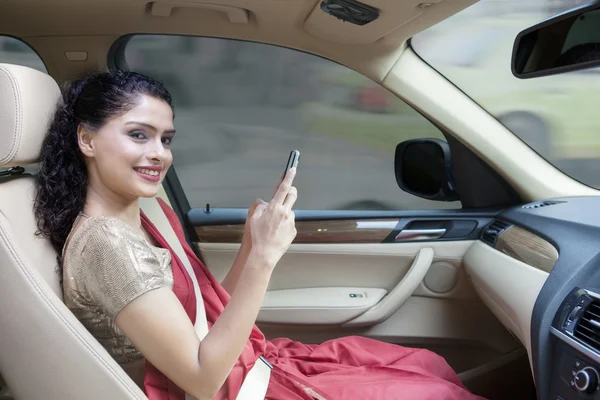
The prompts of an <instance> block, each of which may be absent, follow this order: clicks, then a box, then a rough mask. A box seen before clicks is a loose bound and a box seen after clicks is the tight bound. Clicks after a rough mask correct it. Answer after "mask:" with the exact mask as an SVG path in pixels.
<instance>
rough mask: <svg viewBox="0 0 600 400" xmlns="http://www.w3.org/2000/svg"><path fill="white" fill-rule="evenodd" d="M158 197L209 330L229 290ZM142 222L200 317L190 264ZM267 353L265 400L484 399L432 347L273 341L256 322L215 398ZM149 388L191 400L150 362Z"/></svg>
mask: <svg viewBox="0 0 600 400" xmlns="http://www.w3.org/2000/svg"><path fill="white" fill-rule="evenodd" d="M159 202H160V203H161V207H162V208H163V210H164V212H165V213H166V215H167V217H168V219H169V221H170V222H171V225H172V226H173V228H174V230H175V232H176V234H177V236H178V238H179V240H180V241H181V244H182V246H183V248H184V250H185V252H186V255H187V256H188V258H189V260H190V263H191V265H192V267H193V269H194V271H195V273H196V277H197V279H198V283H199V284H200V291H201V293H202V297H203V299H204V306H205V309H206V318H207V320H208V326H209V329H210V327H211V326H212V325H213V323H214V321H216V319H217V318H218V317H219V315H220V314H221V312H222V311H223V309H224V308H225V306H226V304H227V302H228V301H229V295H228V293H227V292H226V291H225V289H224V288H223V287H222V286H221V285H220V284H219V282H217V281H216V280H215V278H214V277H213V276H212V275H211V273H210V272H209V271H208V269H207V268H206V267H205V266H204V265H203V264H202V262H201V261H200V260H199V259H198V258H197V257H196V255H195V254H194V252H193V251H192V249H191V248H190V247H189V246H188V244H187V242H186V241H185V235H184V233H183V229H182V227H181V225H180V223H179V219H178V218H177V216H176V214H175V213H174V212H173V210H172V209H171V208H170V207H169V206H168V205H167V204H166V203H164V202H163V201H162V200H160V201H159ZM142 224H143V226H144V228H145V229H146V230H148V232H150V234H152V236H153V237H154V238H155V239H156V241H157V242H158V243H159V244H160V245H161V246H162V247H164V248H166V249H169V250H171V255H172V259H173V262H172V268H173V277H174V287H173V291H174V293H175V295H176V296H177V298H178V299H179V300H180V301H181V304H182V305H183V307H184V309H185V311H186V312H187V314H188V316H189V317H190V319H191V321H192V322H194V320H195V316H196V299H195V294H194V289H193V286H192V282H191V280H190V278H189V276H188V275H187V273H186V271H185V268H184V267H183V265H182V264H181V262H180V260H179V259H178V258H177V255H176V254H175V253H174V252H173V250H172V249H171V248H170V246H169V244H168V243H167V242H166V241H165V240H164V238H163V237H162V235H161V234H160V232H158V230H157V229H156V227H155V226H154V225H153V224H152V223H151V222H150V221H149V220H148V218H147V217H146V216H145V215H144V214H143V213H142ZM261 355H262V356H264V357H265V358H266V359H267V360H268V361H269V362H270V363H271V364H272V365H273V366H274V369H273V371H272V374H271V380H270V383H269V388H268V391H267V396H266V398H267V399H277V400H283V399H285V400H288V399H289V400H311V399H312V397H311V396H310V395H308V394H307V392H306V390H305V389H304V388H303V387H302V386H301V385H303V386H305V387H308V388H311V389H312V390H314V392H315V393H317V394H319V395H321V396H322V397H324V398H326V399H328V400H334V399H335V400H337V399H344V400H354V399H356V400H359V399H360V400H368V399H373V400H381V399H407V400H482V398H481V397H478V396H475V395H473V394H471V393H469V392H468V391H467V390H466V389H465V388H464V386H463V385H462V383H461V382H460V380H459V378H458V376H457V375H456V374H455V373H454V371H453V370H452V369H451V368H450V367H449V366H448V364H447V363H446V361H445V360H444V359H443V358H441V357H440V356H438V355H436V354H434V353H432V352H429V351H427V350H420V349H411V348H405V347H401V346H397V345H393V344H388V343H384V342H380V341H376V340H372V339H367V338H363V337H357V336H350V337H344V338H340V339H335V340H330V341H327V342H324V343H322V344H319V345H307V344H303V343H299V342H295V341H292V340H289V339H275V340H271V341H268V340H266V339H265V337H264V335H263V334H262V332H261V331H260V330H259V329H258V327H256V325H255V326H254V328H253V329H252V333H251V335H250V338H249V339H248V341H247V343H246V347H245V349H244V351H243V352H242V354H241V355H240V358H239V360H238V362H237V363H236V364H235V366H234V367H233V370H232V371H231V373H230V375H229V377H228V378H227V381H226V382H225V384H224V385H223V387H222V388H221V390H220V391H219V393H218V394H217V396H216V397H215V399H216V400H225V399H232V400H234V399H235V397H236V396H237V393H238V391H239V389H240V387H241V384H242V382H243V379H244V376H245V375H246V373H247V372H248V371H249V370H250V368H252V366H253V365H254V362H255V361H256V360H257V358H258V357H259V356H261ZM259 362H260V361H259ZM144 389H145V391H146V395H147V396H148V398H149V399H150V400H183V399H184V398H185V393H184V392H183V391H182V390H181V389H180V388H178V387H177V386H176V385H175V384H174V383H173V382H171V381H170V380H168V379H167V378H166V377H165V376H164V375H163V374H162V373H161V372H160V371H159V370H158V369H156V368H154V366H152V365H151V364H150V363H148V362H147V363H146V370H145V375H144Z"/></svg>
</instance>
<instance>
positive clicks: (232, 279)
mask: <svg viewBox="0 0 600 400" xmlns="http://www.w3.org/2000/svg"><path fill="white" fill-rule="evenodd" d="M251 249H252V245H251V244H248V243H247V242H246V241H245V240H242V245H241V246H240V250H239V251H238V253H237V254H236V256H235V260H234V261H233V265H232V266H231V269H230V270H229V272H228V273H227V276H226V277H225V279H223V282H221V286H223V287H224V288H225V290H226V291H227V293H229V295H232V294H233V292H234V290H235V288H236V286H237V283H238V282H239V280H240V275H241V274H242V271H243V270H244V265H246V262H247V261H248V256H249V255H250V250H251Z"/></svg>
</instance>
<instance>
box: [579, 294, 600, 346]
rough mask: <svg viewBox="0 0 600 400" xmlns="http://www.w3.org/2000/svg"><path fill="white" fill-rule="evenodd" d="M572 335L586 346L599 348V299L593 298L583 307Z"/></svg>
mask: <svg viewBox="0 0 600 400" xmlns="http://www.w3.org/2000/svg"><path fill="white" fill-rule="evenodd" d="M573 335H574V336H575V337H576V338H577V339H579V340H581V341H582V342H583V343H585V344H587V345H588V346H590V347H592V348H594V349H597V350H600V301H598V300H597V299H593V300H592V302H591V303H590V304H589V305H588V306H587V307H586V308H585V310H584V311H583V314H582V315H581V318H579V320H578V321H577V325H576V326H575V331H574V332H573Z"/></svg>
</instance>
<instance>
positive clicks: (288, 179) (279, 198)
mask: <svg viewBox="0 0 600 400" xmlns="http://www.w3.org/2000/svg"><path fill="white" fill-rule="evenodd" d="M295 176H296V168H290V169H289V170H288V172H287V174H286V175H285V178H283V181H281V183H280V184H279V187H278V188H277V191H276V192H275V195H274V196H273V200H271V203H270V204H271V205H273V206H276V205H282V204H283V202H284V201H285V198H286V197H287V195H288V193H289V192H290V190H291V188H292V182H294V177H295Z"/></svg>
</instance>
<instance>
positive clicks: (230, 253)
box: [195, 241, 477, 299]
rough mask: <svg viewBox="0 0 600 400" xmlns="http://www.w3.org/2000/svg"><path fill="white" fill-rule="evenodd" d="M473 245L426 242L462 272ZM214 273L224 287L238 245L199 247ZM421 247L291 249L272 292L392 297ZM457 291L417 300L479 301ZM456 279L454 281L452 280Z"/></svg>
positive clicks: (466, 287) (463, 289) (461, 288)
mask: <svg viewBox="0 0 600 400" xmlns="http://www.w3.org/2000/svg"><path fill="white" fill-rule="evenodd" d="M472 243H473V242H472V241H457V242H428V243H426V246H427V247H429V248H431V249H433V253H434V256H433V262H434V263H437V262H448V263H450V264H452V265H454V266H456V267H457V269H458V270H459V271H460V270H461V269H462V267H461V262H462V257H463V255H464V254H465V252H466V251H467V249H468V248H469V247H470V246H471V244H472ZM195 246H196V248H197V250H198V251H199V252H200V254H201V255H202V259H203V261H204V262H205V264H206V266H207V267H208V269H209V270H210V272H211V273H212V274H213V275H214V276H215V278H216V279H217V280H219V281H222V280H223V279H224V278H225V276H226V275H227V272H229V269H230V268H231V265H232V264H233V260H234V258H235V255H236V254H237V252H238V250H239V247H240V245H239V243H238V244H235V243H196V244H195ZM422 247H424V244H423V243H416V242H413V243H395V244H392V243H348V244H335V243H327V244H292V245H291V246H290V249H289V250H288V251H287V252H286V254H285V255H284V256H283V257H282V259H281V261H280V262H279V263H278V264H277V267H276V268H275V271H274V272H273V276H272V277H271V281H270V282H269V291H271V290H285V289H303V288H314V287H332V286H338V287H371V288H381V289H385V290H387V291H388V292H389V291H391V290H393V289H394V287H396V285H397V283H398V282H400V280H401V279H402V278H403V277H404V276H405V275H406V272H407V271H408V270H409V268H410V267H411V265H412V264H413V261H414V259H415V257H416V255H417V254H418V253H419V251H420V250H421V248H422ZM459 276H460V278H459V279H458V282H457V283H456V284H455V287H454V289H453V290H451V291H450V292H447V293H434V292H432V291H430V290H428V289H427V288H426V287H424V286H423V285H422V284H421V285H419V286H418V287H417V289H416V291H415V294H417V295H422V296H430V297H444V298H462V299H476V298H477V295H476V294H475V293H474V292H473V289H472V288H471V286H470V284H469V283H468V282H467V280H466V278H465V277H464V276H462V275H461V274H460V272H459ZM454 279H456V278H454Z"/></svg>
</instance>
